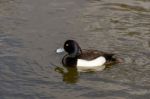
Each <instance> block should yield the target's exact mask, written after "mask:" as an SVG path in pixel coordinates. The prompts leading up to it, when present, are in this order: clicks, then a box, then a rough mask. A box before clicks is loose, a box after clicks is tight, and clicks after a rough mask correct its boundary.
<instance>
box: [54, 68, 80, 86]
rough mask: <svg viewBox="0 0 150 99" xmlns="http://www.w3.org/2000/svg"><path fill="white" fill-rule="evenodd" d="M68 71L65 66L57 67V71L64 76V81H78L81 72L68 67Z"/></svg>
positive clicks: (71, 82)
mask: <svg viewBox="0 0 150 99" xmlns="http://www.w3.org/2000/svg"><path fill="white" fill-rule="evenodd" d="M66 69H67V71H66V70H64V68H61V67H56V68H55V71H56V72H58V73H60V74H61V75H62V76H63V81H64V82H66V83H70V84H73V83H76V82H78V78H79V73H78V71H77V69H76V68H72V67H66Z"/></svg>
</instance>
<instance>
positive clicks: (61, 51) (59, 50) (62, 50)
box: [56, 48, 65, 54]
mask: <svg viewBox="0 0 150 99" xmlns="http://www.w3.org/2000/svg"><path fill="white" fill-rule="evenodd" d="M63 52H65V50H64V48H58V49H57V50H56V53H57V54H60V53H63Z"/></svg>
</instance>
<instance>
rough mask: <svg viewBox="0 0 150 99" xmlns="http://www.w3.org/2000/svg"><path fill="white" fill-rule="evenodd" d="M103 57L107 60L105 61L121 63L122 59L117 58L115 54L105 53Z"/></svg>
mask: <svg viewBox="0 0 150 99" xmlns="http://www.w3.org/2000/svg"><path fill="white" fill-rule="evenodd" d="M104 57H105V58H106V60H107V63H108V64H109V63H110V64H111V63H122V62H123V59H120V58H117V57H116V56H115V54H105V55H104Z"/></svg>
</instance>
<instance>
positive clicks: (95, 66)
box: [77, 56, 106, 71]
mask: <svg viewBox="0 0 150 99" xmlns="http://www.w3.org/2000/svg"><path fill="white" fill-rule="evenodd" d="M105 62H106V59H105V57H103V56H100V57H98V58H96V59H93V60H90V61H87V60H83V59H78V60H77V68H78V70H79V71H85V70H92V71H100V70H103V69H104V68H105V66H104V64H105Z"/></svg>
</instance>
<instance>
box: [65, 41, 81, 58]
mask: <svg viewBox="0 0 150 99" xmlns="http://www.w3.org/2000/svg"><path fill="white" fill-rule="evenodd" d="M64 49H65V51H66V52H67V53H68V54H69V55H70V56H72V57H76V56H79V55H80V54H81V53H82V52H81V48H80V46H79V45H78V43H77V42H76V41H74V40H67V41H66V42H65V43H64Z"/></svg>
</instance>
